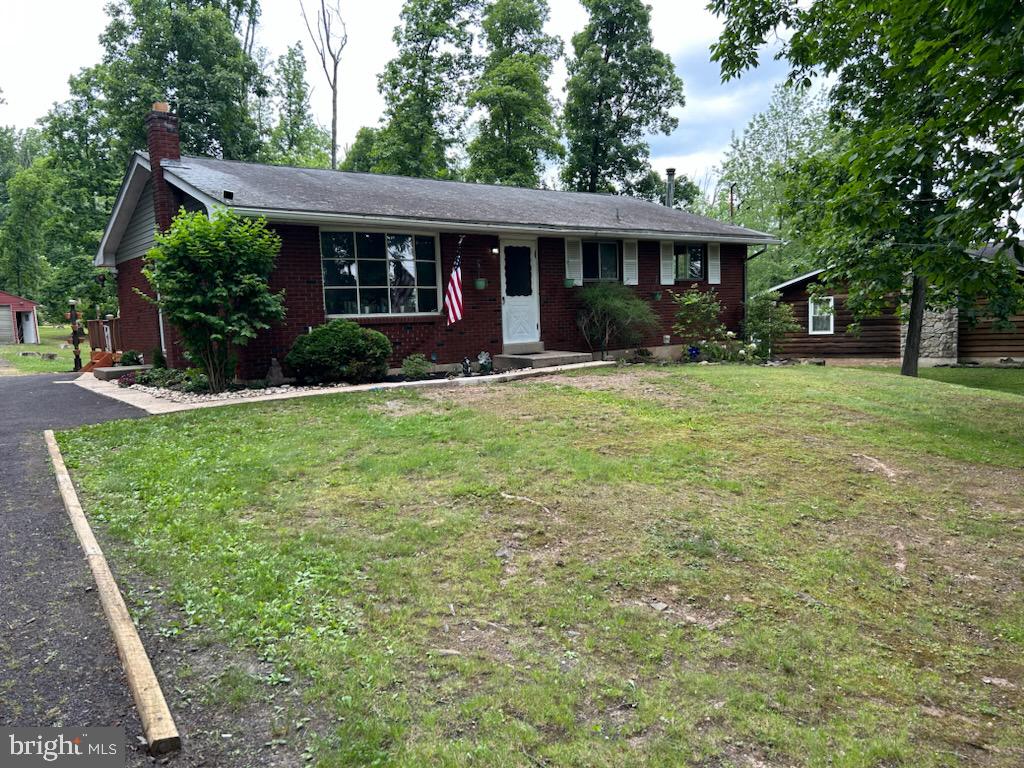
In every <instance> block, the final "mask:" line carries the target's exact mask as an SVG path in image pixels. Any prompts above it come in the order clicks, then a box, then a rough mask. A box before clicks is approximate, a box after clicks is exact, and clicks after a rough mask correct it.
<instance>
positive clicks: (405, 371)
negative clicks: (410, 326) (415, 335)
mask: <svg viewBox="0 0 1024 768" xmlns="http://www.w3.org/2000/svg"><path fill="white" fill-rule="evenodd" d="M433 367H434V366H433V364H432V363H431V362H430V361H429V360H428V359H427V356H426V355H424V354H422V353H420V352H417V353H415V354H413V355H408V356H407V357H406V358H405V359H404V360H402V376H404V377H405V378H407V379H410V380H413V381H414V380H416V379H424V378H426V377H427V374H429V373H430V371H431V369H432V368H433Z"/></svg>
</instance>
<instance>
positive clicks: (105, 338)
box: [86, 317, 122, 352]
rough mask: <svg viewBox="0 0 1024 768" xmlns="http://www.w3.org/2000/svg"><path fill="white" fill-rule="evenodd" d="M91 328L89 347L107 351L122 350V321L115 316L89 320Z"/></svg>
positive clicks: (88, 325) (88, 323)
mask: <svg viewBox="0 0 1024 768" xmlns="http://www.w3.org/2000/svg"><path fill="white" fill-rule="evenodd" d="M86 326H87V327H88V329H89V347H90V348H91V349H94V350H102V351H105V352H121V351H122V349H121V321H120V319H119V318H116V317H113V318H110V319H109V320H87V321H86Z"/></svg>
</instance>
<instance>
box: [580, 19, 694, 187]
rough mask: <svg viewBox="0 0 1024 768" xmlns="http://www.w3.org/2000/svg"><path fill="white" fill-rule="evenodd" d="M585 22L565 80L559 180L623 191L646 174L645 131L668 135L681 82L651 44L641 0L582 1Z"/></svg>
mask: <svg viewBox="0 0 1024 768" xmlns="http://www.w3.org/2000/svg"><path fill="white" fill-rule="evenodd" d="M583 5H584V7H585V8H586V9H587V10H588V11H589V13H590V20H589V22H588V23H587V26H586V27H585V28H584V29H583V30H582V31H581V32H579V33H577V34H576V35H575V36H573V39H572V45H573V52H574V56H573V58H572V59H570V61H569V81H568V83H567V85H566V92H567V96H566V102H565V115H564V118H563V119H564V123H565V135H566V138H567V140H568V144H569V153H568V158H567V160H566V164H565V166H564V167H563V169H562V181H563V182H564V183H565V185H566V186H567V187H568V188H569V189H574V190H578V191H584V192H610V191H616V190H622V189H624V188H627V187H629V186H630V185H631V184H635V183H638V182H639V181H641V180H642V178H643V177H644V176H646V175H647V174H648V172H649V165H648V156H649V155H650V149H649V147H648V145H647V142H646V140H645V138H644V137H645V136H646V135H647V134H649V133H670V132H671V131H672V130H673V129H674V128H675V127H676V125H678V122H679V121H678V120H677V119H676V118H675V117H673V116H672V114H671V110H672V108H673V107H676V106H680V105H682V104H683V102H684V99H683V84H682V81H681V80H680V79H679V78H678V77H677V76H676V74H675V67H674V66H673V64H672V59H671V58H669V56H668V55H666V54H665V53H663V52H662V51H659V50H658V49H657V48H655V47H654V44H653V39H652V35H651V14H650V10H649V8H648V6H646V5H644V3H643V2H642V0H583Z"/></svg>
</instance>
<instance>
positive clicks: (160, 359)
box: [153, 347, 167, 368]
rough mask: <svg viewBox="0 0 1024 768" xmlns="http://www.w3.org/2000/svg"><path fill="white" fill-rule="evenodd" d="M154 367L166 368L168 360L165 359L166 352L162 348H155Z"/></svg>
mask: <svg viewBox="0 0 1024 768" xmlns="http://www.w3.org/2000/svg"><path fill="white" fill-rule="evenodd" d="M153 367H154V368H166V367H167V358H166V357H164V351H163V350H162V349H160V347H153Z"/></svg>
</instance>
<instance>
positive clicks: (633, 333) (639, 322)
mask: <svg viewBox="0 0 1024 768" xmlns="http://www.w3.org/2000/svg"><path fill="white" fill-rule="evenodd" d="M579 302H580V308H579V311H578V312H577V315H576V324H577V325H578V326H579V329H580V331H581V332H582V333H583V337H584V338H585V339H586V340H587V345H588V346H589V347H590V349H591V350H600V351H601V358H602V359H604V353H605V352H606V351H607V350H608V349H610V348H611V347H612V345H616V346H620V347H631V346H635V345H636V344H639V343H640V342H641V341H642V340H643V338H644V336H645V335H647V334H648V333H651V332H652V331H653V330H654V329H656V328H657V327H658V319H657V317H656V316H655V314H654V310H653V309H651V305H650V304H648V303H647V302H646V301H644V300H643V299H641V298H640V297H639V296H637V295H636V292H635V291H633V290H631V289H630V288H629V287H628V286H625V285H623V284H622V283H592V284H590V285H586V286H584V287H583V288H582V289H580V291H579Z"/></svg>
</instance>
